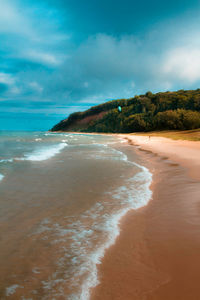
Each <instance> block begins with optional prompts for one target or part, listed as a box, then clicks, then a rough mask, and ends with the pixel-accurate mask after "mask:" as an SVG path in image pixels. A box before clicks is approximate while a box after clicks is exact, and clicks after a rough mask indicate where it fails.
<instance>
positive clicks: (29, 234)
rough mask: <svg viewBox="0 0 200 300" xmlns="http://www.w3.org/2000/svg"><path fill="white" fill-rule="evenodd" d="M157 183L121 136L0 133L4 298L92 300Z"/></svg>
mask: <svg viewBox="0 0 200 300" xmlns="http://www.w3.org/2000/svg"><path fill="white" fill-rule="evenodd" d="M151 180H152V176H151V173H150V172H149V170H148V169H147V168H146V167H144V166H143V165H142V164H141V162H140V159H139V158H138V156H137V154H136V153H135V152H134V147H132V146H130V145H128V144H127V143H126V142H125V140H123V139H121V138H118V137H114V136H104V135H93V134H71V133H50V132H0V266H1V268H0V299H7V298H8V299H24V300H25V299H26V300H28V299H29V300H30V299H51V300H52V299H67V300H88V299H90V290H91V288H92V287H95V286H96V285H98V283H99V276H98V264H99V263H100V262H101V259H102V257H103V256H104V253H105V250H106V249H107V248H108V247H109V246H111V245H112V244H113V243H114V242H115V240H116V238H117V236H118V235H119V233H120V228H119V222H120V219H121V218H122V217H123V216H124V215H125V214H126V213H127V212H128V211H129V210H132V209H138V208H140V207H142V206H144V205H146V204H147V203H148V201H149V200H150V198H151V191H150V188H149V187H150V184H151Z"/></svg>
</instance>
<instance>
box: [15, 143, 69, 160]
mask: <svg viewBox="0 0 200 300" xmlns="http://www.w3.org/2000/svg"><path fill="white" fill-rule="evenodd" d="M66 146H67V143H59V144H57V145H53V146H48V147H47V146H45V147H42V148H40V149H37V150H34V151H33V152H32V153H29V154H25V157H23V158H21V159H20V160H31V161H42V160H47V159H49V158H51V157H53V156H55V155H56V154H58V153H60V151H61V150H62V149H64V148H65V147H66Z"/></svg>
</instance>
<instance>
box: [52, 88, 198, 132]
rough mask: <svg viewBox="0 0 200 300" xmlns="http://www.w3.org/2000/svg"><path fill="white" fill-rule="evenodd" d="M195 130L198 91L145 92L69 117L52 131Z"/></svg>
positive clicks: (196, 124) (196, 125) (196, 126)
mask: <svg viewBox="0 0 200 300" xmlns="http://www.w3.org/2000/svg"><path fill="white" fill-rule="evenodd" d="M119 107H120V108H121V111H120V109H119ZM195 128H200V89H197V90H189V91H185V90H180V91H176V92H163V93H156V94H152V93H151V92H147V93H146V94H144V95H140V96H135V97H133V98H130V99H120V100H113V101H108V102H105V103H103V104H100V105H96V106H93V107H91V108H90V109H88V110H86V111H83V112H75V113H73V114H71V115H69V117H68V118H67V119H64V120H62V121H61V122H59V123H58V124H56V125H55V126H54V127H53V128H52V129H51V131H77V132H82V131H85V132H115V133H117V132H121V133H128V132H136V131H150V130H151V131H152V130H170V129H173V130H174V129H176V130H186V129H195Z"/></svg>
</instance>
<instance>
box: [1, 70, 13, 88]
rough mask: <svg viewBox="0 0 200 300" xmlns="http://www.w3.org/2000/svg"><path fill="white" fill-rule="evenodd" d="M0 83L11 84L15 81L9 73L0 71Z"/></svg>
mask: <svg viewBox="0 0 200 300" xmlns="http://www.w3.org/2000/svg"><path fill="white" fill-rule="evenodd" d="M0 83H3V84H6V85H12V84H14V83H15V79H14V77H13V76H12V75H11V74H7V73H3V72H1V73H0Z"/></svg>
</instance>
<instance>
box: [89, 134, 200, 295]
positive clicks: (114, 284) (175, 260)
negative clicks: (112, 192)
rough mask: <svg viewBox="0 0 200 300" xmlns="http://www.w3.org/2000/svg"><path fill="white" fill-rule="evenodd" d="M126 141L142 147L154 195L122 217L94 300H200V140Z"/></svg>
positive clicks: (132, 138) (102, 266) (130, 138)
mask: <svg viewBox="0 0 200 300" xmlns="http://www.w3.org/2000/svg"><path fill="white" fill-rule="evenodd" d="M121 137H124V138H126V139H128V142H129V144H133V145H139V146H140V147H138V148H137V149H138V150H137V151H138V152H139V153H140V157H141V163H143V164H144V165H145V166H147V167H148V168H149V169H150V170H151V172H152V173H153V183H152V186H151V188H152V191H153V197H152V200H151V201H150V202H149V204H148V205H147V206H145V207H143V208H140V209H139V210H136V211H131V212H129V213H128V214H127V215H126V216H125V217H124V218H123V219H122V221H121V223H120V229H121V231H120V235H119V236H118V238H117V240H116V243H115V244H114V245H113V246H112V247H110V248H109V249H108V250H107V251H106V254H105V256H104V258H103V259H102V263H101V264H100V265H99V266H98V272H99V273H98V274H99V280H100V284H99V285H98V286H97V287H96V288H94V289H93V290H92V294H91V295H92V296H91V299H92V300H102V299H104V300H111V299H113V300H119V299H123V300H129V299H132V300H143V299H147V300H175V299H176V300H177V299H181V300H186V299H187V300H196V299H200V286H199V278H200V255H199V253H200V142H190V141H172V140H170V139H166V138H160V137H159V138H158V137H155V138H154V137H151V138H150V139H149V137H144V136H133V135H121Z"/></svg>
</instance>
